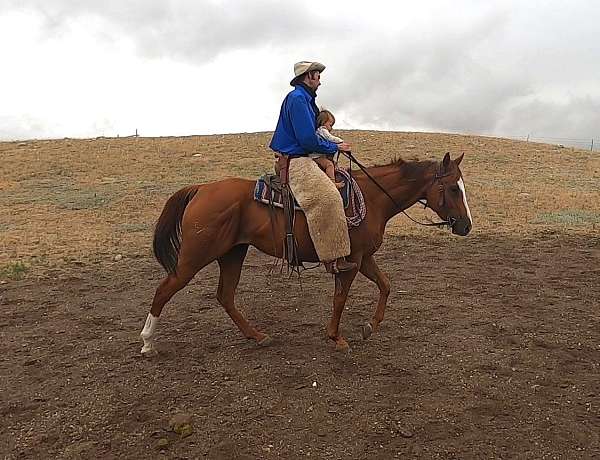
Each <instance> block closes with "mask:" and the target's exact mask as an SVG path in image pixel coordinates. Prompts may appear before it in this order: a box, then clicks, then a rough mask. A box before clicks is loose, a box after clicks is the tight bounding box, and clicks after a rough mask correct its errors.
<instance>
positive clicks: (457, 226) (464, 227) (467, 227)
mask: <svg viewBox="0 0 600 460" xmlns="http://www.w3.org/2000/svg"><path fill="white" fill-rule="evenodd" d="M472 227H473V224H471V221H470V220H469V218H467V217H461V218H459V219H456V220H455V221H454V224H452V233H454V234H455V235H460V236H467V235H468V234H469V232H470V231H471V228H472Z"/></svg>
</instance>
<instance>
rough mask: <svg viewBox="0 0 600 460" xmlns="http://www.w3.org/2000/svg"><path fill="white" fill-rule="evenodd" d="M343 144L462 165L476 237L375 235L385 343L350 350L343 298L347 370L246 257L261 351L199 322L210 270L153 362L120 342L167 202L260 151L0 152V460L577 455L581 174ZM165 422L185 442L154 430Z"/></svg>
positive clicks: (542, 161) (397, 142)
mask: <svg viewBox="0 0 600 460" xmlns="http://www.w3.org/2000/svg"><path fill="white" fill-rule="evenodd" d="M343 135H344V137H346V138H348V139H349V140H350V141H351V142H353V144H354V145H355V151H356V154H357V155H359V157H360V158H362V159H364V160H365V162H366V163H370V164H374V163H381V162H384V161H388V160H389V159H390V158H391V157H393V156H394V154H396V155H400V156H402V157H404V158H407V159H409V158H411V157H413V156H414V157H418V158H441V156H442V154H443V152H445V151H448V150H449V151H451V152H452V153H453V155H456V154H459V153H461V152H463V151H464V152H465V153H466V156H465V161H464V162H463V165H462V169H463V172H464V174H465V180H466V186H467V192H468V196H469V204H470V206H471V210H472V212H473V215H474V219H475V222H474V223H475V228H474V231H473V234H472V235H471V236H469V237H467V238H465V239H459V238H456V237H452V236H450V235H448V234H447V233H444V232H439V231H436V230H424V229H422V228H417V227H414V226H413V225H412V224H410V223H409V222H406V221H405V220H403V219H402V218H401V217H398V218H395V219H394V220H393V221H392V222H391V223H390V225H389V227H388V232H387V237H386V240H385V243H384V246H383V247H382V249H381V250H380V252H379V253H378V255H377V256H376V257H377V260H378V262H379V265H380V266H381V267H382V269H383V270H384V271H385V272H387V273H388V274H389V275H390V278H391V281H392V295H391V296H390V301H389V306H388V312H387V316H386V321H385V322H384V324H383V327H382V330H381V331H380V333H378V334H377V335H375V336H373V337H372V338H371V339H370V340H368V341H362V340H361V339H360V326H361V325H362V324H363V323H364V321H365V320H367V319H368V318H369V317H370V316H371V314H372V310H373V308H374V302H375V300H376V296H377V293H376V288H375V287H374V286H373V285H372V284H371V283H370V282H368V281H367V280H366V279H364V278H361V277H359V278H357V281H356V282H355V284H354V286H353V289H352V291H351V294H350V299H349V304H348V306H347V309H346V312H345V314H344V317H343V319H342V327H343V330H344V333H345V334H346V336H347V337H348V339H349V341H350V342H351V346H352V352H351V353H350V354H349V355H342V354H338V353H336V352H334V351H333V347H332V345H331V344H329V343H328V341H327V340H326V338H325V334H324V326H325V323H326V321H327V319H328V317H329V314H330V310H331V305H330V303H331V291H332V282H331V280H330V279H329V278H328V277H327V276H326V275H325V274H324V273H323V271H322V270H315V271H310V272H306V273H305V274H304V275H303V286H304V289H303V290H302V291H301V290H300V287H299V286H298V283H297V282H296V281H294V280H288V279H286V278H285V277H275V278H269V276H268V273H269V268H270V263H271V262H272V261H271V260H270V259H269V258H267V257H265V256H264V255H262V254H259V253H257V252H256V251H254V252H251V253H250V255H249V257H248V259H247V260H246V264H245V269H244V272H243V275H242V280H241V283H240V287H239V289H238V303H239V305H241V308H242V309H243V310H244V311H245V312H246V314H247V315H248V317H249V318H250V319H251V320H253V322H255V323H256V324H258V325H259V326H260V327H261V328H262V329H264V330H266V331H268V332H269V333H270V334H272V335H273V336H274V338H275V343H274V344H273V345H272V346H271V347H269V348H266V349H262V348H257V347H255V346H254V345H252V344H251V343H250V342H247V341H246V340H245V339H243V338H242V337H241V336H240V334H239V332H238V331H237V329H236V328H235V326H234V325H233V324H232V323H231V321H230V320H229V318H228V317H227V316H226V314H225V313H224V312H223V311H222V310H221V308H220V307H219V306H218V304H217V302H216V299H215V290H216V286H217V280H218V270H217V267H216V266H214V265H211V266H209V267H207V269H206V270H204V271H202V272H201V273H200V274H199V275H198V276H197V278H196V280H195V281H194V282H192V283H191V284H190V285H189V286H188V287H187V288H185V289H184V290H183V291H182V292H181V293H179V294H178V295H177V296H176V297H175V298H174V299H173V301H172V302H171V303H170V304H168V305H167V307H166V308H165V312H164V314H163V316H162V317H161V323H160V326H159V337H158V346H159V347H160V351H161V354H160V355H159V357H158V358H157V359H155V360H145V359H142V358H140V356H139V349H140V346H141V343H140V342H139V338H138V334H139V331H140V329H141V327H142V325H143V321H144V319H145V316H146V314H147V312H148V309H149V304H150V301H151V298H152V295H153V293H154V289H155V287H156V285H157V283H158V282H159V280H160V279H161V277H162V276H163V273H162V272H161V269H160V267H159V266H158V264H157V263H156V262H155V261H154V260H153V259H152V257H151V254H150V241H151V232H152V225H153V222H154V221H155V219H156V218H157V216H158V214H159V213H160V210H161V208H162V205H163V204H164V202H165V200H166V199H167V198H168V196H169V195H170V194H171V193H172V192H174V191H175V190H176V189H177V188H178V187H180V186H183V185H187V184H189V183H194V182H202V181H209V180H214V179H218V178H221V177H225V176H239V175H241V176H245V177H255V176H257V175H259V174H261V173H262V172H264V171H266V170H268V169H269V167H270V161H271V160H270V154H269V152H268V149H267V148H266V144H267V142H268V139H269V135H268V134H266V133H265V134H252V135H227V136H196V137H189V138H160V139H143V138H135V139H93V140H69V139H67V140H60V141H28V142H24V143H0V158H1V160H2V175H1V176H0V213H1V215H2V216H3V217H2V219H1V220H0V247H2V248H3V251H1V252H0V276H1V278H0V283H2V284H0V306H1V307H2V311H3V315H2V317H1V318H0V335H1V337H2V345H3V348H4V350H3V353H2V355H1V357H0V377H1V382H2V393H1V396H0V411H1V414H2V420H3V422H2V424H1V426H2V428H1V430H0V450H1V453H2V454H3V456H4V457H5V458H11V459H12V458H50V457H58V458H111V457H124V458H141V457H148V456H152V457H155V456H158V455H159V454H160V455H164V456H166V457H173V458H196V457H200V456H206V457H209V458H278V457H282V458H297V457H303V456H309V455H310V456H312V457H317V458H385V459H387V458H394V457H402V458H405V457H418V458H493V457H501V458H554V457H556V458H593V457H594V456H596V455H597V453H598V451H599V450H600V435H599V433H600V409H599V408H600V369H599V365H600V360H599V357H600V320H599V318H598V304H599V302H598V299H599V298H600V288H599V283H598V280H599V275H600V268H599V267H600V263H599V262H600V238H599V234H600V227H599V224H598V217H599V216H600V188H599V187H598V183H599V179H600V159H599V158H600V157H598V154H592V153H587V152H583V151H578V150H571V149H560V148H558V147H555V146H549V145H543V144H527V143H522V142H512V141H507V140H501V139H490V138H478V137H469V136H450V135H434V134H415V133H377V132H347V133H343ZM194 155H196V156H194ZM414 214H415V215H422V214H421V211H419V210H414ZM177 413H186V414H189V415H191V417H192V421H191V426H192V428H193V433H192V434H191V435H189V436H185V437H183V436H182V435H181V433H180V434H177V433H174V432H172V431H170V428H169V420H170V419H171V417H172V416H173V415H174V414H177ZM186 434H188V433H186ZM161 448H162V450H161Z"/></svg>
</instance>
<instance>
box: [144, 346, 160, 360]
mask: <svg viewBox="0 0 600 460" xmlns="http://www.w3.org/2000/svg"><path fill="white" fill-rule="evenodd" d="M140 353H141V354H142V356H143V357H144V358H154V357H155V356H158V350H157V349H156V348H154V346H146V345H144V347H142V350H141V351H140Z"/></svg>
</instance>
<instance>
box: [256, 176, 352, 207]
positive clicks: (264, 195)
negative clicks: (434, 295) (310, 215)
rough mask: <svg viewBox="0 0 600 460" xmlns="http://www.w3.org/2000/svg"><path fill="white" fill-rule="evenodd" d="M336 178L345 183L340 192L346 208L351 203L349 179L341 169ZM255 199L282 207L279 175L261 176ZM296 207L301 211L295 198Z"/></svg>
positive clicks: (257, 182)
mask: <svg viewBox="0 0 600 460" xmlns="http://www.w3.org/2000/svg"><path fill="white" fill-rule="evenodd" d="M336 180H337V181H338V182H343V183H344V186H343V187H342V188H341V189H340V194H341V195H342V201H343V202H344V209H348V206H349V205H350V185H349V181H348V180H346V177H345V175H344V174H342V173H340V172H339V171H336ZM269 194H270V196H269ZM254 199H255V200H256V201H260V202H261V203H264V204H270V203H273V205H274V206H277V207H278V208H282V207H283V205H282V204H281V182H280V180H279V176H276V175H272V174H265V175H263V176H261V177H259V178H258V180H257V181H256V186H255V187H254ZM294 208H295V209H297V210H300V211H301V210H302V208H301V207H300V205H299V204H298V202H297V201H296V198H294Z"/></svg>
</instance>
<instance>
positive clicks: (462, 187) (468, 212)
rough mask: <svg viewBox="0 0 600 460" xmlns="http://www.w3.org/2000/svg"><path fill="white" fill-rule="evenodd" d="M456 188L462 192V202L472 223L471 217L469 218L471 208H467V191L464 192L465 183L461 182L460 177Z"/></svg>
mask: <svg viewBox="0 0 600 460" xmlns="http://www.w3.org/2000/svg"><path fill="white" fill-rule="evenodd" d="M458 188H459V189H460V191H461V192H462V199H463V203H464V204H465V209H466V210H467V215H468V216H469V221H470V222H471V225H473V219H472V218H471V210H470V209H469V205H468V203H467V192H465V183H464V182H463V180H462V177H461V178H460V179H459V180H458Z"/></svg>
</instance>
